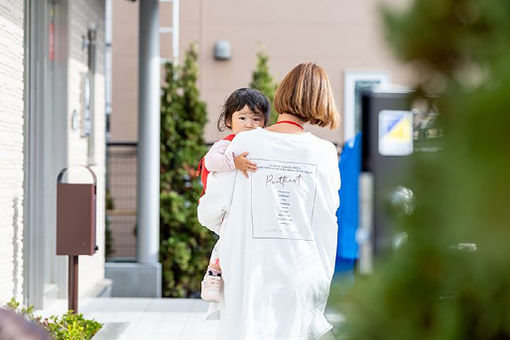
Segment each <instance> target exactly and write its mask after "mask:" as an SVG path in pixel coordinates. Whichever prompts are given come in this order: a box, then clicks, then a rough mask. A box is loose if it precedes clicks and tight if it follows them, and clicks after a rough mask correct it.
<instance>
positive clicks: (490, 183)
mask: <svg viewBox="0 0 510 340" xmlns="http://www.w3.org/2000/svg"><path fill="white" fill-rule="evenodd" d="M383 14H384V19H385V27H386V35H387V37H388V40H389V42H390V44H391V45H392V46H393V47H394V49H395V51H396V53H397V55H398V56H399V58H400V59H401V60H402V61H404V62H406V63H410V64H411V65H412V66H413V68H414V69H415V71H416V73H417V75H418V77H417V79H418V80H417V84H416V86H417V88H418V89H419V91H418V93H421V94H422V95H425V96H433V97H434V98H435V100H434V102H435V103H434V105H435V107H436V109H437V111H438V112H439V124H440V128H441V130H442V131H443V135H444V137H443V144H442V151H441V152H439V153H437V154H435V155H434V156H433V157H430V154H429V155H423V154H422V155H418V154H417V155H415V156H414V159H413V169H412V173H411V174H410V175H411V176H410V177H411V179H410V183H409V185H410V187H411V188H412V190H413V191H414V193H415V197H416V207H415V211H414V213H413V214H412V215H410V216H408V217H406V218H404V220H402V221H400V222H399V223H398V226H396V227H397V228H400V229H401V230H404V231H405V232H407V234H408V239H407V241H406V243H404V245H403V246H402V247H401V248H399V249H398V250H396V251H394V252H393V253H392V254H391V255H390V256H389V258H387V259H385V261H384V263H381V264H379V266H378V267H377V269H376V272H375V273H374V275H372V276H371V277H369V278H367V279H360V280H358V281H357V282H356V286H355V287H354V289H353V290H352V291H351V294H350V295H349V296H348V297H347V298H345V299H346V300H345V299H344V301H343V302H339V301H338V300H336V301H335V302H336V303H342V304H343V305H346V306H348V307H344V311H345V314H346V315H345V316H346V318H347V321H346V322H345V324H344V326H343V327H344V330H345V333H347V336H346V338H349V339H364V340H366V339H369V340H373V339H399V340H400V339H413V340H414V339H462V340H465V339H510V246H509V242H510V225H509V224H510V204H509V202H510V198H509V196H510V180H509V178H510V150H509V149H510V147H509V145H510V142H509V136H510V133H509V127H510V109H509V104H510V1H500V0H483V1H482V0H478V1H475V0H414V1H412V3H411V4H410V6H409V7H407V8H406V9H405V10H403V11H401V12H396V11H395V10H394V9H393V10H389V9H387V8H385V9H383ZM462 242H473V243H476V245H477V250H476V251H474V252H465V251H459V250H456V249H455V248H454V247H452V246H453V245H456V244H459V243H462ZM332 296H333V297H334V291H333V294H332ZM335 302H333V303H335Z"/></svg>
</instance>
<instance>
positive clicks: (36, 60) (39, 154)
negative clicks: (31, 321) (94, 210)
mask: <svg viewBox="0 0 510 340" xmlns="http://www.w3.org/2000/svg"><path fill="white" fill-rule="evenodd" d="M67 16H68V11H67V0H53V1H39V0H25V32H26V35H27V36H26V39H25V41H26V43H25V112H26V114H25V204H24V207H25V208H24V221H25V231H24V241H23V242H24V246H23V252H24V275H23V276H24V300H25V303H26V304H31V305H34V306H36V308H44V306H45V304H47V303H48V302H50V300H52V299H55V298H57V297H63V294H65V292H66V289H65V282H66V281H65V277H66V262H65V261H66V259H65V258H57V257H56V255H55V240H56V235H55V225H56V221H55V218H56V217H55V215H56V214H55V202H56V195H55V192H56V178H57V174H58V172H59V171H60V169H62V168H63V167H65V166H66V164H67V114H66V107H67V60H68V56H67V53H68V52H67V50H68V44H67V31H68V30H67V25H68V24H67ZM64 296H65V295H64Z"/></svg>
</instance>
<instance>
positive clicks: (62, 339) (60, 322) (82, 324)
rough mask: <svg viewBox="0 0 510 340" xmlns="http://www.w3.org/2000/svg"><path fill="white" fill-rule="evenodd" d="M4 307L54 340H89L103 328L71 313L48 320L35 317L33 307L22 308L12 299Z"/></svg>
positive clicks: (93, 321) (97, 323)
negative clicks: (41, 328)
mask: <svg viewBox="0 0 510 340" xmlns="http://www.w3.org/2000/svg"><path fill="white" fill-rule="evenodd" d="M5 307H6V308H8V309H11V310H13V311H15V312H16V313H18V314H19V315H21V316H23V317H24V318H26V319H27V320H30V321H32V322H35V323H36V324H38V325H39V326H41V327H43V328H44V329H46V331H48V333H49V334H50V335H51V337H52V338H53V339H55V340H89V339H92V337H93V336H94V335H95V334H96V333H97V332H98V331H99V330H100V329H101V327H102V326H103V325H102V324H101V323H99V322H97V321H95V320H88V319H85V318H84V317H83V315H82V314H73V313H72V311H68V312H67V313H65V314H64V315H62V316H56V315H52V316H50V317H48V318H42V317H40V316H35V315H34V306H28V307H23V306H21V304H20V303H19V302H17V301H16V300H15V299H14V298H12V299H11V301H9V302H8V303H7V304H6V305H5Z"/></svg>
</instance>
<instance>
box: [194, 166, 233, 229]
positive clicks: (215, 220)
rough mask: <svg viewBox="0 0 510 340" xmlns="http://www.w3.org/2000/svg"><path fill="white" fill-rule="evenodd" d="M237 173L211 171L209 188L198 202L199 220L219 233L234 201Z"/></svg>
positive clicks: (208, 182) (208, 181) (208, 179)
mask: <svg viewBox="0 0 510 340" xmlns="http://www.w3.org/2000/svg"><path fill="white" fill-rule="evenodd" d="M236 173H237V171H230V172H211V173H210V174H209V176H208V177H207V190H206V192H205V194H204V196H202V197H201V198H200V202H199V204H198V208H197V215H198V221H199V222H200V223H201V224H202V225H203V226H205V227H207V228H208V229H210V230H211V231H213V232H215V233H216V234H218V235H219V233H220V227H221V225H222V223H223V221H224V219H225V218H227V215H228V213H229V209H230V205H231V203H232V195H233V192H234V185H235V179H236Z"/></svg>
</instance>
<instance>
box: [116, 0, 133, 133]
mask: <svg viewBox="0 0 510 340" xmlns="http://www.w3.org/2000/svg"><path fill="white" fill-rule="evenodd" d="M112 5H113V8H112V20H113V27H112V115H111V120H110V126H111V128H110V132H111V135H110V136H111V138H110V140H111V141H112V142H134V141H137V140H138V125H137V124H138V2H131V1H113V4H112Z"/></svg>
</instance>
